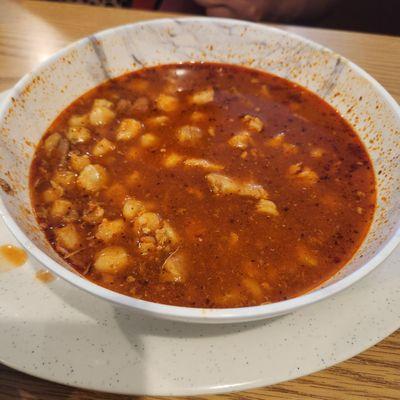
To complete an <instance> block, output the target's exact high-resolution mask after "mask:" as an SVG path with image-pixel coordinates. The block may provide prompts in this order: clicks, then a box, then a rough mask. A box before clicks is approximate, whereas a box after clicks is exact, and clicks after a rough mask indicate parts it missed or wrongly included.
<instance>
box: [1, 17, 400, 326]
mask: <svg viewBox="0 0 400 400" xmlns="http://www.w3.org/2000/svg"><path fill="white" fill-rule="evenodd" d="M176 20H179V21H185V22H188V23H190V22H193V23H195V22H201V23H206V24H207V23H210V22H213V21H214V22H222V23H224V24H228V25H235V26H238V25H240V26H252V27H255V28H257V29H259V30H261V31H265V32H267V33H268V32H276V33H279V34H281V35H283V36H288V37H292V38H294V39H296V40H298V41H300V42H303V43H306V44H308V45H310V46H311V47H313V48H315V49H317V50H322V51H324V52H327V53H330V54H336V53H335V52H334V51H332V50H331V49H329V48H327V47H325V46H323V45H320V44H318V43H316V42H314V41H312V40H309V39H307V38H304V37H302V36H300V35H297V34H295V33H292V32H287V31H285V30H282V29H278V28H276V27H271V26H268V25H262V24H257V23H252V22H246V21H235V20H231V19H226V18H209V17H182V18H160V19H152V20H146V21H142V22H136V23H131V24H125V25H120V26H117V27H113V28H109V29H106V30H103V31H100V32H97V33H94V34H93V35H89V36H87V37H84V38H82V39H80V40H78V41H75V42H73V43H71V44H70V45H68V46H66V47H64V48H62V49H61V50H59V51H57V52H56V53H54V54H52V55H51V56H50V57H49V58H47V59H46V60H45V61H43V62H42V63H40V64H39V65H38V66H37V67H36V68H35V69H34V70H33V71H31V72H29V73H27V74H26V75H24V76H23V77H22V78H21V79H20V80H19V81H18V82H17V83H16V85H15V86H14V87H13V88H12V89H11V90H10V92H9V94H8V96H7V97H6V99H5V100H4V101H3V102H2V106H1V110H0V123H1V121H2V120H3V119H4V117H5V115H6V112H7V111H8V109H9V107H10V105H11V103H12V99H13V98H17V97H18V95H19V93H20V92H21V91H22V90H23V89H24V87H25V86H26V85H27V84H29V83H30V82H31V81H32V79H33V78H34V77H35V76H38V75H40V73H41V72H42V71H43V70H44V69H45V68H47V67H48V66H49V65H51V64H52V63H53V62H54V61H56V60H57V59H59V58H61V57H62V56H63V55H65V54H67V53H68V52H69V51H70V50H71V49H74V48H77V47H78V48H79V47H80V46H82V45H84V44H85V43H86V42H87V41H88V40H89V38H90V37H91V36H94V35H95V36H96V38H102V37H105V36H108V35H112V34H115V33H117V32H119V31H123V30H125V29H129V28H131V27H138V26H143V25H162V24H165V23H170V22H171V21H176ZM340 57H341V60H342V61H343V62H344V63H346V64H347V65H348V66H349V67H351V68H352V69H353V70H354V71H355V72H356V73H357V74H358V75H360V76H361V77H363V78H365V79H366V80H367V81H368V82H369V83H370V84H371V85H372V86H373V88H374V89H375V91H376V92H377V93H378V94H379V95H380V96H381V97H383V98H384V99H385V100H386V101H387V102H388V104H389V106H390V108H392V109H393V111H394V112H395V113H396V114H397V115H398V116H399V117H400V106H399V105H398V104H397V102H396V101H395V99H394V98H393V97H392V96H391V95H390V94H389V93H388V92H387V90H386V89H385V88H384V87H383V86H382V85H381V84H380V83H379V82H377V81H376V80H375V79H374V78H373V77H372V76H371V75H369V74H368V73H367V72H366V71H364V70H363V69H362V68H361V67H359V66H358V65H356V64H354V63H353V62H351V61H350V60H348V59H347V58H345V57H343V56H340ZM2 197H3V193H1V194H0V198H2ZM0 215H1V217H2V218H3V220H4V222H5V224H6V225H7V227H8V228H9V229H10V231H11V232H12V233H13V235H14V236H15V237H16V239H17V240H18V242H19V243H20V244H21V245H22V246H23V247H24V248H25V249H26V250H28V252H29V253H30V254H31V255H32V256H33V257H34V258H35V259H36V260H37V261H39V262H40V263H42V264H43V265H45V266H46V267H47V268H48V269H49V270H50V271H52V272H54V273H55V274H56V275H57V276H59V277H60V278H62V279H63V280H65V281H67V282H69V283H71V284H73V285H74V286H76V287H78V288H80V289H83V290H85V291H86V292H88V293H91V294H93V295H95V296H97V297H99V298H102V299H105V300H108V301H110V302H112V303H114V304H117V305H120V306H125V307H128V308H131V309H134V310H136V311H139V312H141V313H145V314H151V315H153V316H156V317H159V318H163V319H170V320H178V321H187V322H197V323H233V322H243V321H250V320H257V319H267V318H271V317H273V316H278V315H282V314H287V313H289V312H292V311H294V310H297V309H299V308H301V307H304V306H307V305H311V304H313V303H316V302H318V301H321V300H323V299H326V298H328V297H330V296H332V295H334V294H336V293H339V292H341V291H342V290H344V289H346V288H348V287H349V286H351V285H353V284H354V283H355V282H357V281H359V280H360V279H362V278H363V277H365V276H366V275H367V274H369V273H370V272H371V271H372V270H374V269H375V268H376V267H377V266H378V265H379V264H380V263H381V262H382V261H383V260H384V259H385V258H386V257H388V256H389V254H390V253H391V252H392V251H393V250H394V249H395V247H396V246H397V245H398V244H399V243H400V227H399V228H398V229H397V230H396V231H395V232H394V233H393V235H392V237H391V238H390V239H389V240H388V241H387V243H386V244H385V245H384V246H383V247H382V249H381V250H380V251H379V252H378V253H377V254H376V255H375V256H374V257H372V258H371V260H369V261H368V262H366V263H365V264H364V265H363V266H362V267H360V268H359V269H357V270H356V271H353V272H352V273H350V274H349V275H348V276H346V277H344V278H343V279H341V280H339V281H337V282H333V283H332V284H330V285H329V286H326V287H323V288H317V289H314V290H313V291H311V292H308V293H305V294H302V295H300V296H298V297H295V298H292V299H289V300H284V301H280V302H276V303H269V304H261V305H258V306H250V307H239V308H214V309H212V308H193V307H182V306H171V305H166V304H161V303H154V302H150V301H146V300H140V299H136V298H133V297H129V296H126V295H123V294H120V293H118V292H114V291H111V290H109V289H106V288H104V287H102V286H99V285H97V284H95V283H92V282H91V281H89V280H87V279H86V278H84V277H82V276H80V275H78V274H76V273H74V272H72V271H70V270H68V269H67V268H65V267H64V266H62V265H61V264H59V263H58V262H56V261H54V260H53V259H52V258H51V257H50V256H49V255H47V254H46V252H44V251H42V250H41V249H39V247H37V246H36V245H35V244H34V243H33V242H32V241H31V240H30V239H29V238H28V237H27V235H26V234H25V233H24V232H23V230H22V229H21V228H20V227H19V225H18V223H17V222H16V221H15V220H14V218H13V217H12V216H11V215H10V213H9V212H8V209H7V208H6V207H5V205H4V203H3V201H0Z"/></svg>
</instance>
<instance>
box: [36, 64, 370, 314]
mask: <svg viewBox="0 0 400 400" xmlns="http://www.w3.org/2000/svg"><path fill="white" fill-rule="evenodd" d="M31 195H32V202H33V205H34V209H35V211H36V214H37V218H38V221H39V223H40V226H41V227H42V228H43V231H44V232H45V234H46V236H47V238H48V240H49V242H50V243H51V244H52V246H53V247H54V249H55V250H56V251H57V252H58V253H59V254H60V255H61V257H63V258H64V259H65V260H66V261H67V262H68V263H70V264H71V265H72V266H73V267H74V268H75V269H76V270H77V271H79V272H80V273H81V274H83V275H84V276H85V277H86V278H87V279H89V280H91V281H93V282H95V283H97V284H99V285H102V286H104V287H106V288H109V289H111V290H114V291H117V292H120V293H123V294H126V295H128V296H132V297H135V298H139V299H144V300H149V301H153V302H158V303H164V304H172V305H179V306H190V307H213V308H220V307H240V306H252V305H257V304H262V303H268V302H276V301H280V300H285V299H288V298H291V297H294V296H298V295H300V294H302V293H304V292H306V291H308V290H311V289H312V288H314V287H316V286H318V285H320V284H321V283H322V282H324V281H325V280H327V279H328V278H330V277H331V276H332V275H333V274H335V273H336V272H337V271H338V270H339V269H340V268H341V267H343V266H344V264H346V262H348V261H349V259H350V258H351V257H352V255H353V254H354V253H355V251H356V250H357V248H358V247H359V246H360V244H361V242H362V240H363V238H364V237H365V235H366V233H367V230H368V228H369V226H370V223H371V220H372V217H373V212H374V207H375V196H376V193H375V181H374V173H373V169H372V166H371V162H370V160H369V157H368V154H367V152H366V150H365V148H364V147H363V145H362V143H361V141H360V139H359V138H358V137H357V135H356V134H355V132H354V131H353V130H352V128H351V127H350V126H349V125H348V124H347V123H346V121H345V120H344V119H343V118H342V117H341V116H340V115H339V114H338V113H337V112H336V111H335V110H334V109H333V108H331V107H330V106H329V105H328V104H327V103H325V102H324V101H323V100H321V99H320V98H319V97H317V96H316V95H314V94H312V93H310V92H309V91H307V90H305V89H304V88H302V87H300V86H297V85H296V84H294V83H291V82H289V81H287V80H284V79H282V78H279V77H277V76H274V75H270V74H267V73H264V72H261V71H256V70H252V69H247V68H244V67H240V66H233V65H225V64H213V63H187V64H177V65H162V66H158V67H153V68H147V69H143V70H140V71H136V72H133V73H130V74H127V75H124V76H121V77H119V78H116V79H114V80H110V81H108V82H106V83H104V84H102V85H100V86H98V87H97V88H95V89H93V90H91V91H90V92H88V93H86V94H85V95H83V96H82V97H80V98H79V99H78V100H76V101H75V102H73V103H72V104H71V105H70V106H69V107H68V108H67V109H66V110H64V111H63V112H62V113H61V114H60V116H59V117H58V118H57V119H56V120H55V121H54V123H53V124H52V125H51V127H50V128H49V129H48V131H47V132H46V134H45V135H44V137H43V139H42V140H41V142H40V143H39V146H38V148H37V151H36V154H35V157H34V160H33V163H32V168H31Z"/></svg>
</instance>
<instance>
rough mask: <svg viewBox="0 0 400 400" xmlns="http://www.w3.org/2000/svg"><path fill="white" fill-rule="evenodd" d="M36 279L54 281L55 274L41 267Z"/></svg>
mask: <svg viewBox="0 0 400 400" xmlns="http://www.w3.org/2000/svg"><path fill="white" fill-rule="evenodd" d="M36 279H38V280H39V281H41V282H43V283H50V282H53V281H54V279H55V276H54V275H53V274H52V273H51V272H50V271H47V270H45V269H40V270H39V271H37V272H36Z"/></svg>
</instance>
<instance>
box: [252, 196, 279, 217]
mask: <svg viewBox="0 0 400 400" xmlns="http://www.w3.org/2000/svg"><path fill="white" fill-rule="evenodd" d="M256 210H257V211H258V212H260V213H264V214H268V215H273V216H275V217H276V216H278V215H279V211H278V208H277V207H276V204H275V203H274V202H273V201H271V200H266V199H260V200H259V201H258V203H257V205H256Z"/></svg>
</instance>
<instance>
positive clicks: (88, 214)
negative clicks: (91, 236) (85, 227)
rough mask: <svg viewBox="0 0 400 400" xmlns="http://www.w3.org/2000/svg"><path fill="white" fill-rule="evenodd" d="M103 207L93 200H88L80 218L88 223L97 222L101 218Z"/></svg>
mask: <svg viewBox="0 0 400 400" xmlns="http://www.w3.org/2000/svg"><path fill="white" fill-rule="evenodd" d="M103 217H104V208H103V207H100V205H99V204H98V203H96V202H95V201H89V204H88V206H87V208H86V209H85V210H84V213H83V216H82V219H83V220H84V221H85V222H87V223H88V224H93V225H94V224H98V223H99V222H101V221H102V220H103Z"/></svg>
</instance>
